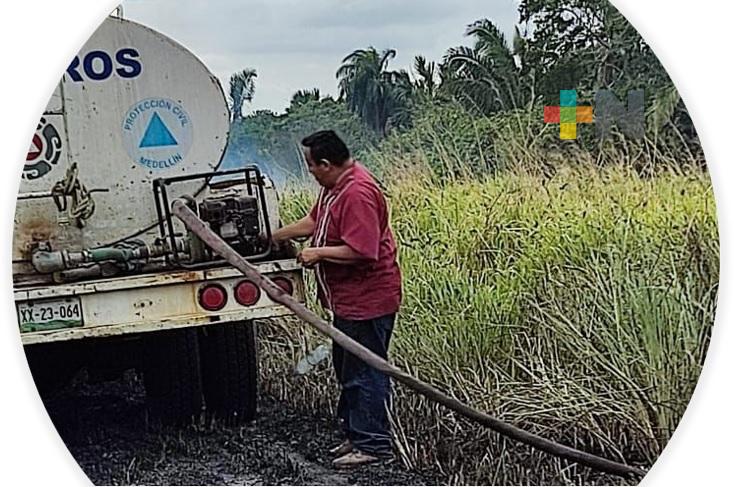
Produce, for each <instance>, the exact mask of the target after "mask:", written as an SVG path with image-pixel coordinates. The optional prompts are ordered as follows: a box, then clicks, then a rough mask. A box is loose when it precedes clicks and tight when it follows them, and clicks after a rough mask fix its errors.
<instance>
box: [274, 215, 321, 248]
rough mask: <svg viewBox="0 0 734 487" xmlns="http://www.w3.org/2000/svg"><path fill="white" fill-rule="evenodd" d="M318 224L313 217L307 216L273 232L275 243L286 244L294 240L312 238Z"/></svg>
mask: <svg viewBox="0 0 734 487" xmlns="http://www.w3.org/2000/svg"><path fill="white" fill-rule="evenodd" d="M315 227H316V222H315V221H314V220H313V218H311V215H306V216H304V217H303V218H301V219H300V220H298V221H297V222H294V223H291V224H290V225H286V226H284V227H281V228H279V229H277V230H275V231H274V232H273V241H274V242H284V241H286V240H291V239H294V238H303V237H310V236H311V235H313V232H314V229H315Z"/></svg>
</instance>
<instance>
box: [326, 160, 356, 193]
mask: <svg viewBox="0 0 734 487" xmlns="http://www.w3.org/2000/svg"><path fill="white" fill-rule="evenodd" d="M358 164H359V163H358V162H357V161H354V164H352V167H350V168H349V169H347V170H346V171H344V173H342V175H341V176H339V179H337V180H336V184H335V185H334V187H333V188H331V189H330V190H329V192H330V193H332V194H333V193H336V192H338V191H340V190H341V189H342V188H344V186H345V185H346V184H347V183H348V182H349V181H351V180H353V179H354V171H355V169H357V165H358Z"/></svg>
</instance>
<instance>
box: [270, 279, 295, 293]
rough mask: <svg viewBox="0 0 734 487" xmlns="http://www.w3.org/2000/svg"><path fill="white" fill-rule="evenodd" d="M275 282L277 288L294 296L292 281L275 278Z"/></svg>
mask: <svg viewBox="0 0 734 487" xmlns="http://www.w3.org/2000/svg"><path fill="white" fill-rule="evenodd" d="M273 282H274V283H275V285H276V286H278V287H279V288H281V289H282V290H283V291H285V292H286V294H291V295H292V294H293V283H292V282H291V281H290V279H286V278H285V277H274V278H273Z"/></svg>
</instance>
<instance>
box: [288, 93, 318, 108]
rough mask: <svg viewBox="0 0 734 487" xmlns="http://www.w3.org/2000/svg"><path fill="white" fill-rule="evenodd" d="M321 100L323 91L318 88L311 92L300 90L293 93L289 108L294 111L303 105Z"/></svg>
mask: <svg viewBox="0 0 734 487" xmlns="http://www.w3.org/2000/svg"><path fill="white" fill-rule="evenodd" d="M319 100H321V90H319V89H318V88H313V89H311V90H298V91H296V92H295V93H293V96H292V97H291V104H290V106H289V108H290V109H293V108H296V107H299V106H301V105H305V104H306V103H309V102H312V101H319Z"/></svg>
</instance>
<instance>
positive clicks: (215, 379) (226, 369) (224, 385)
mask: <svg viewBox="0 0 734 487" xmlns="http://www.w3.org/2000/svg"><path fill="white" fill-rule="evenodd" d="M201 339H202V340H201V344H202V346H201V359H202V373H203V381H204V400H205V403H206V410H207V416H208V417H209V418H210V419H217V420H220V421H223V422H224V423H225V424H228V425H238V424H241V423H243V422H248V421H252V420H253V419H254V418H255V414H256V412H257V355H256V348H255V324H254V323H253V322H252V321H240V322H234V323H223V324H219V325H209V326H205V327H203V328H202V329H201Z"/></svg>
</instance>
